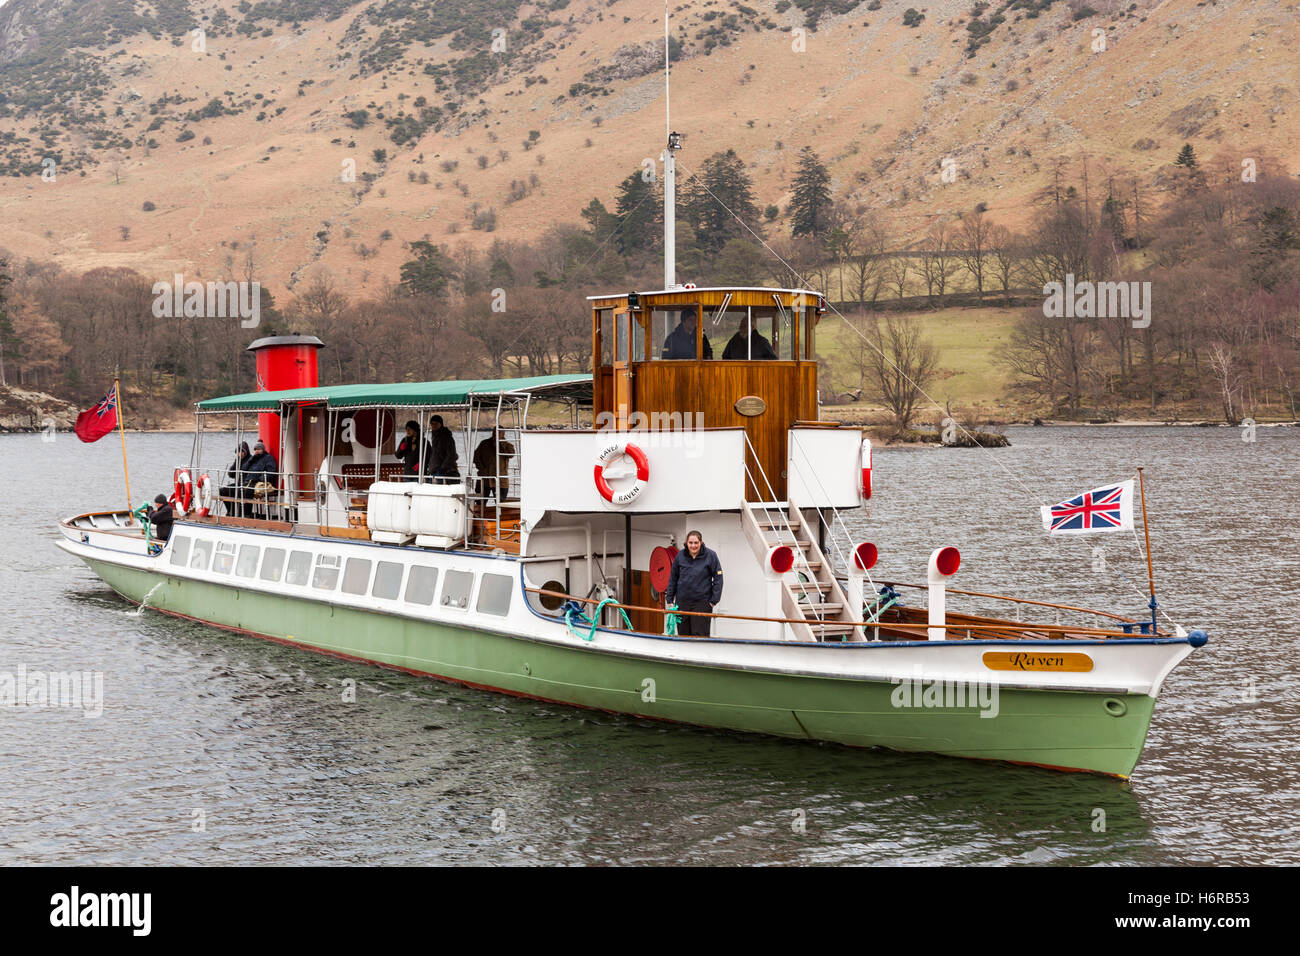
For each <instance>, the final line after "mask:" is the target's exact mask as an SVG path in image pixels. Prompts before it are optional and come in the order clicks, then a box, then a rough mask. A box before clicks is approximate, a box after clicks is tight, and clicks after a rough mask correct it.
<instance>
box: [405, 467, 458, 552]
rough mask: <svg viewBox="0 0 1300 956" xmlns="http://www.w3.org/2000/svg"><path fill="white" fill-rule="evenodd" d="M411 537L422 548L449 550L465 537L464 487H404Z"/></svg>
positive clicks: (421, 485) (422, 485)
mask: <svg viewBox="0 0 1300 956" xmlns="http://www.w3.org/2000/svg"><path fill="white" fill-rule="evenodd" d="M406 487H407V488H411V489H413V490H412V492H411V512H410V525H409V527H410V533H411V534H413V535H415V536H416V537H415V543H416V544H418V545H420V546H421V547H424V548H450V547H451V546H452V545H454V544H456V543H457V542H459V541H461V540H462V539H463V538H464V537H465V485H464V484H463V483H462V484H457V485H424V484H420V485H407V486H406Z"/></svg>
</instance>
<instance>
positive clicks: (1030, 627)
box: [524, 587, 1133, 643]
mask: <svg viewBox="0 0 1300 956" xmlns="http://www.w3.org/2000/svg"><path fill="white" fill-rule="evenodd" d="M524 590H525V591H528V592H530V593H532V594H544V595H546V596H548V597H558V598H566V599H568V600H570V601H578V602H579V603H581V604H596V603H599V602H598V601H597V600H596V599H595V598H580V597H577V596H576V595H573V594H566V593H564V592H563V591H548V590H546V589H545V588H530V587H525V588H524ZM606 607H617V608H622V609H623V610H625V611H652V612H654V613H656V614H669V613H672V614H678V615H690V616H691V617H718V618H727V619H729V620H733V621H760V622H765V623H769V624H805V625H807V624H810V623H815V622H809V621H807V620H802V621H800V620H794V619H791V618H783V617H755V616H753V615H749V614H719V613H717V612H716V611H672V612H669V611H668V610H667V609H666V608H661V607H643V606H641V605H637V604H614V603H610V604H607V605H606ZM826 623H830V624H847V623H848V622H847V621H828V622H826ZM876 626H878V627H881V628H884V629H886V630H889V629H891V628H895V629H899V630H905V631H928V630H929V629H930V625H929V624H928V623H926V624H906V623H903V622H898V623H895V622H893V621H888V622H880V623H878V624H877V625H876ZM946 629H947V630H950V631H1020V632H1023V633H1032V634H1049V633H1052V632H1057V633H1060V634H1063V635H1064V634H1086V635H1089V636H1094V637H1132V636H1133V635H1132V634H1129V633H1127V632H1126V631H1109V630H1106V629H1104V628H1097V627H1068V626H1062V625H1060V624H1048V625H1042V624H1039V625H1034V624H1016V623H1013V622H1007V623H1006V624H948V625H946ZM857 643H862V642H861V641H859V642H857Z"/></svg>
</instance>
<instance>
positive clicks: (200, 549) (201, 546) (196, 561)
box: [190, 538, 212, 571]
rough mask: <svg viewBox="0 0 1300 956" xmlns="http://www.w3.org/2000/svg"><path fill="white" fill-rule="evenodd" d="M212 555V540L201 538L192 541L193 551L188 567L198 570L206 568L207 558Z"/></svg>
mask: <svg viewBox="0 0 1300 956" xmlns="http://www.w3.org/2000/svg"><path fill="white" fill-rule="evenodd" d="M211 557H212V542H211V541H204V540H203V539H202V538H199V539H197V540H196V541H195V542H194V553H193V554H191V555H190V567H192V568H198V569H199V570H200V571H206V570H207V569H208V559H209V558H211Z"/></svg>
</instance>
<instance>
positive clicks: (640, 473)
mask: <svg viewBox="0 0 1300 956" xmlns="http://www.w3.org/2000/svg"><path fill="white" fill-rule="evenodd" d="M624 455H627V456H628V457H629V458H631V459H632V460H633V461H634V462H636V481H635V482H633V483H632V487H630V488H628V489H627V490H625V491H618V492H616V491H614V489H613V488H611V487H610V485H609V482H608V481H606V480H605V466H607V465H609V464H610V463H611V462H615V461H617V460H618V459H620V458H622V457H623V456H624ZM595 478H596V490H597V491H598V492H600V496H601V497H602V498H604V499H605V500H606V501H608V502H609V503H610V504H612V505H626V504H630V503H631V502H633V501H635V500H636V499H637V496H639V495H640V494H641V492H642V491H644V490H645V486H646V482H647V481H649V480H650V461H649V459H647V458H646V454H645V452H644V451H642V450H641V449H640V448H638V447H637V446H636V445H633V444H632V443H631V442H627V443H625V444H619V443H618V442H615V443H614V444H612V445H607V446H605V447H604V448H603V449H601V452H600V454H599V455H597V456H596V471H595Z"/></svg>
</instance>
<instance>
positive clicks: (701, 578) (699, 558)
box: [664, 531, 722, 637]
mask: <svg viewBox="0 0 1300 956" xmlns="http://www.w3.org/2000/svg"><path fill="white" fill-rule="evenodd" d="M664 597H665V598H667V600H668V603H669V604H673V603H676V604H677V608H678V610H680V611H712V610H713V609H714V608H715V607H716V606H717V604H718V602H719V601H721V600H722V565H721V564H720V563H719V562H718V556H717V554H716V553H714V552H713V551H711V550H710V549H708V548H706V547H705V546H704V538H703V536H702V535H701V534H700V533H699V532H698V531H689V532H687V534H686V547H685V548H684V549H682V550H681V551H678V552H677V556H676V557H675V558H673V569H672V573H671V575H670V576H669V578H668V590H666V591H665V592H664ZM712 623H713V618H711V617H694V616H693V615H682V617H681V622H680V623H679V624H678V625H677V633H678V634H679V635H681V636H682V637H708V636H709V626H710V625H711V624H712Z"/></svg>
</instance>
